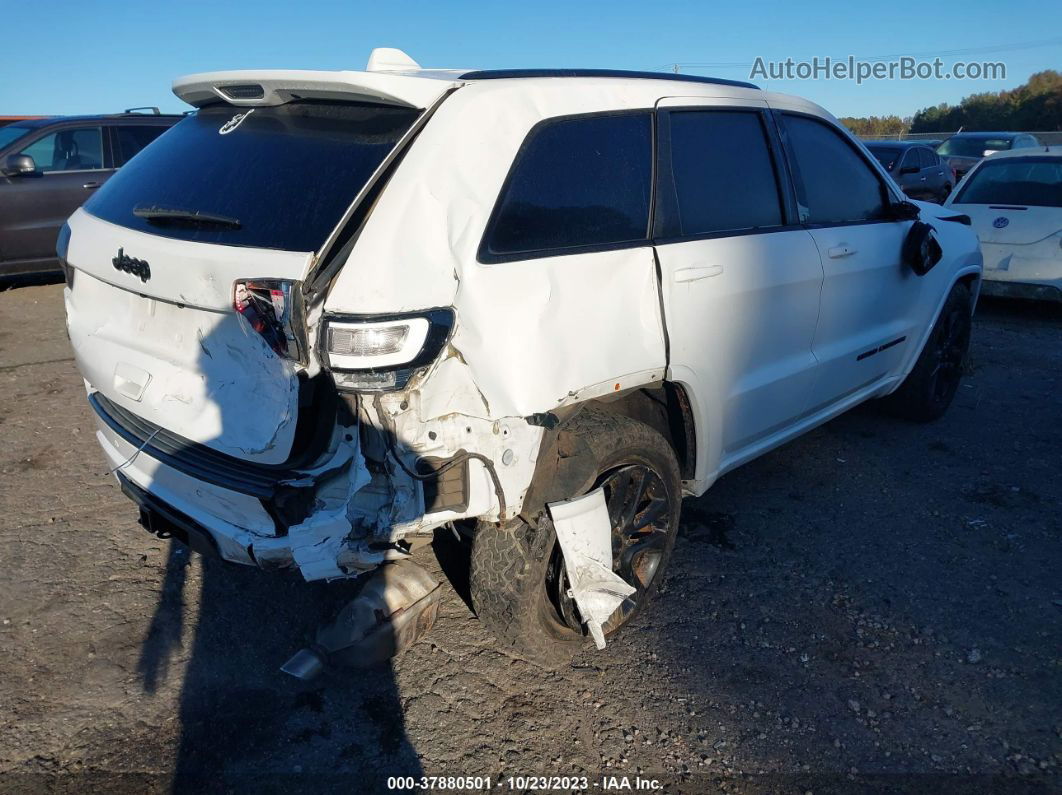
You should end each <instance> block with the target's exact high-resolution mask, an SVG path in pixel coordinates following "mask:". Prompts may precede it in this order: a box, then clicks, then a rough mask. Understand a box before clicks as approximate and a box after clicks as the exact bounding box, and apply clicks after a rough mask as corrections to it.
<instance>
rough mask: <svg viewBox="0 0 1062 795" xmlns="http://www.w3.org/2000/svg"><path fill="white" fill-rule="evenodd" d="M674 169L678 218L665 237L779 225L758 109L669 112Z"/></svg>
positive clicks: (775, 187)
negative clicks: (745, 111)
mask: <svg viewBox="0 0 1062 795" xmlns="http://www.w3.org/2000/svg"><path fill="white" fill-rule="evenodd" d="M671 168H672V173H673V175H674V180H675V201H676V203H677V205H678V214H677V218H676V219H675V220H674V221H669V222H665V224H664V227H663V228H662V229H661V230H660V233H661V234H662V235H663V236H665V237H684V236H689V235H700V234H708V233H714V232H733V231H740V230H746V229H761V228H765V227H772V226H781V224H782V204H781V201H780V198H779V195H778V182H777V181H776V179H775V176H774V165H773V162H772V160H771V152H770V150H769V149H768V144H767V135H766V133H765V132H764V130H763V124H762V123H761V122H760V117H759V114H757V113H741V112H729V111H680V112H675V113H672V114H671Z"/></svg>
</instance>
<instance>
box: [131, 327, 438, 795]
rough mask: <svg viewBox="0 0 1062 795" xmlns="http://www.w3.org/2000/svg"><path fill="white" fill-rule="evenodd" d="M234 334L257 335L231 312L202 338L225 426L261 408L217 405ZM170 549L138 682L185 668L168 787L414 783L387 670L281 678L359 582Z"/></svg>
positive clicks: (204, 367) (159, 685) (160, 679)
mask: <svg viewBox="0 0 1062 795" xmlns="http://www.w3.org/2000/svg"><path fill="white" fill-rule="evenodd" d="M230 324H232V325H230ZM237 326H239V327H237ZM238 334H247V335H253V334H254V332H253V331H251V330H250V329H249V328H247V327H246V325H245V324H241V321H240V320H239V318H238V317H237V316H236V315H232V316H230V317H229V318H226V319H225V320H223V321H222V322H221V323H220V324H219V325H218V327H217V328H216V329H215V330H214V331H212V332H211V333H210V334H209V335H206V336H204V337H203V338H201V346H200V347H201V348H202V351H203V353H202V354H201V357H200V360H199V362H198V365H199V372H200V373H201V374H202V377H203V379H204V381H205V382H206V384H205V388H206V392H207V394H210V395H212V396H215V400H214V402H215V405H217V406H218V408H219V409H220V412H221V423H220V427H221V428H223V429H225V428H228V427H239V426H240V425H241V424H245V423H246V416H245V414H246V411H247V408H246V403H247V402H248V401H251V400H254V399H255V395H254V394H253V391H254V390H253V389H252V390H249V391H248V394H247V395H246V396H245V397H244V399H243V400H242V401H240V400H234V399H231V395H230V399H227V400H225V399H217V395H219V394H220V393H223V392H224V391H225V390H224V387H225V386H228V385H230V384H231V383H232V372H231V367H226V362H225V360H224V356H221V355H218V354H219V348H222V347H223V346H224V345H225V344H226V343H231V342H232V339H233V336H234V335H238ZM250 341H251V342H257V341H256V340H253V339H252V340H250ZM215 345H217V347H215ZM219 359H220V360H221V361H219ZM222 379H226V380H227V382H228V384H222V383H221V380H222ZM234 414H237V415H244V416H239V417H236V416H233V415H234ZM230 422H231V423H232V425H231V426H230ZM169 543H170V547H169V553H168V560H167V564H166V573H165V579H164V582H163V584H162V587H161V589H160V595H159V602H158V605H157V607H156V609H155V613H154V616H153V618H152V620H151V623H150V626H149V630H148V632H147V634H146V636H145V638H144V641H143V645H142V648H141V655H140V660H139V664H138V673H139V674H140V677H141V681H142V685H143V688H144V690H145V691H146V692H147V693H155V692H156V691H161V690H163V689H164V688H165V686H166V685H165V682H166V679H167V678H169V677H173V676H175V675H177V672H181V676H182V683H181V686H180V700H179V715H178V716H177V717H178V720H179V727H180V728H179V739H178V740H177V750H176V759H175V760H174V764H173V779H172V789H173V790H174V791H178V792H180V791H231V790H245V789H249V788H251V787H255V788H259V787H265V788H266V789H267V790H272V789H275V788H283V789H284V790H285V791H292V790H294V791H303V790H306V791H319V790H320V789H321V788H323V787H331V786H342V787H344V788H352V789H355V790H361V791H374V790H377V789H383V788H384V781H383V776H385V775H387V776H392V775H394V776H398V775H402V776H419V775H420V764H419V761H418V759H417V754H416V752H415V750H414V749H413V747H412V745H411V744H410V742H409V740H408V739H407V737H406V733H405V725H404V720H403V715H402V706H401V702H400V698H399V695H398V692H397V689H396V685H395V681H394V676H393V673H392V669H391V665H390V664H389V663H384V664H382V665H377V666H374V667H371V668H366V669H360V670H351V669H333V670H330V671H327V672H326V673H324V674H323V675H322V676H319V677H318V678H317V679H315V680H313V681H309V682H303V681H300V680H297V679H295V678H292V677H290V676H288V675H287V674H285V673H283V672H281V670H280V666H281V665H282V664H284V663H285V661H286V660H288V658H289V657H290V656H291V655H292V654H293V653H294V652H296V651H297V650H299V649H300V648H303V647H305V646H307V645H308V644H309V643H310V642H311V641H312V640H313V637H314V632H315V630H316V629H317V627H318V626H319V625H321V624H322V623H324V622H327V621H328V620H330V619H331V618H332V617H333V616H334V615H335V614H336V613H337V612H338V611H339V609H340V608H341V607H342V606H343V604H344V603H346V602H347V601H349V600H350V599H351V598H352V597H353V595H354V593H355V592H356V590H357V589H358V587H359V585H358V584H355V583H353V582H340V583H333V584H325V583H323V582H313V583H307V582H305V581H304V580H303V578H302V577H301V576H300V575H299V574H298V573H297V572H291V571H268V572H267V571H261V570H258V569H256V568H254V567H250V566H241V565H238V564H234V563H228V562H225V561H223V560H221V559H220V558H215V557H209V556H207V557H204V556H201V555H199V554H198V553H194V552H192V551H191V550H190V549H188V548H187V547H185V546H184V545H183V544H181V543H179V542H178V541H176V540H171V541H170V542H169Z"/></svg>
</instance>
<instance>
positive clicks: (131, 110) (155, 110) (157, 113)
mask: <svg viewBox="0 0 1062 795" xmlns="http://www.w3.org/2000/svg"><path fill="white" fill-rule="evenodd" d="M142 110H148V111H151V115H152V116H161V115H162V111H160V110H159V109H158V108H156V107H155V106H154V105H143V106H141V107H139V108H126V109H125V110H123V111H122V113H137V112H138V111H142Z"/></svg>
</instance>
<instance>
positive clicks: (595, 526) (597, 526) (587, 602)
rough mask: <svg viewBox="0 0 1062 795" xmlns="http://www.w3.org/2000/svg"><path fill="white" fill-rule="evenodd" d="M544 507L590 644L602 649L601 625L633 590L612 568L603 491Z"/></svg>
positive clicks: (609, 527)
mask: <svg viewBox="0 0 1062 795" xmlns="http://www.w3.org/2000/svg"><path fill="white" fill-rule="evenodd" d="M548 507H549V514H550V517H551V518H552V519H553V526H554V528H555V529H556V531H557V542H558V543H559V544H560V548H561V552H563V553H564V570H565V571H566V572H567V573H568V583H569V585H570V587H571V596H572V599H574V600H575V603H576V604H577V605H578V606H579V614H580V615H581V616H582V617H583V621H584V623H585V624H586V628H587V629H588V630H589V631H590V636H591V637H592V638H593V639H594V644H595V645H596V646H597V648H599V649H603V648H605V634H604V631H603V630H602V626H603V625H604V624H605V623H606V622H607V621H608V619H609V617H610V616H611V615H612V614H613V613H614V612H616V608H617V607H619V606H620V605H621V604H622V603H623V600H624V599H626V598H627V597H628V596H630V595H631V594H633V593H634V592H635V590H636V589H635V588H634V587H633V586H631V585H629V584H628V583H627V582H626V581H625V580H624V579H623V578H622V577H620V576H619V575H618V574H616V573H615V572H613V571H612V522H611V521H610V520H609V517H608V507H607V505H606V504H605V491H604V489H594V490H593V491H591V492H590V493H588V494H584V495H583V496H582V497H576V498H574V499H571V500H564V501H562V502H551V503H550V504H549V506H548Z"/></svg>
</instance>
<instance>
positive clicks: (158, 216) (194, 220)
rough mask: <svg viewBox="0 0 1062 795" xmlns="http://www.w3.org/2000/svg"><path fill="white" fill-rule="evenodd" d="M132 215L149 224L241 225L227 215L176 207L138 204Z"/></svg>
mask: <svg viewBox="0 0 1062 795" xmlns="http://www.w3.org/2000/svg"><path fill="white" fill-rule="evenodd" d="M133 215H135V216H136V217H137V218H143V219H144V220H145V221H147V222H148V223H149V224H187V225H190V226H224V227H227V228H229V229H239V228H240V226H241V224H240V221H239V219H238V218H229V217H228V216H227V215H216V214H214V213H204V212H200V211H199V210H182V209H180V208H177V207H158V206H155V205H139V206H137V207H134V208H133Z"/></svg>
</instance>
